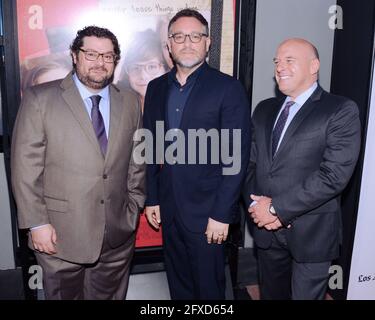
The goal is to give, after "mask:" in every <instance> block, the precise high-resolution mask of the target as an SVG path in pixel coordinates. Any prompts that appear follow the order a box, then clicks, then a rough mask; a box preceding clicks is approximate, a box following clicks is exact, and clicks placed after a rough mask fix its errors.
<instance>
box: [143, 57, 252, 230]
mask: <svg viewBox="0 0 375 320" xmlns="http://www.w3.org/2000/svg"><path fill="white" fill-rule="evenodd" d="M167 98H168V74H165V75H163V76H161V77H159V78H157V79H155V80H153V81H151V82H150V83H149V85H148V88H147V93H146V97H145V109H144V127H145V128H146V129H149V130H150V131H151V132H152V133H153V137H154V161H155V158H156V156H155V153H156V148H158V147H160V143H159V144H158V143H156V141H155V137H156V134H155V132H156V121H164V122H165V121H166V119H167ZM164 127H165V129H167V124H165V125H164ZM180 129H181V130H182V132H183V133H184V135H185V146H186V154H185V160H186V162H185V164H168V163H167V162H165V163H164V164H163V165H162V166H160V165H158V164H148V165H147V173H146V181H147V182H146V184H147V200H146V205H148V206H151V205H160V209H161V217H162V223H163V225H166V224H168V223H170V221H172V219H173V216H174V214H176V212H175V211H176V210H175V208H176V206H177V207H178V213H179V214H180V217H181V220H182V221H183V223H184V224H185V226H186V227H187V228H188V229H189V230H191V231H193V232H204V231H205V229H206V227H207V222H208V218H209V217H211V218H213V219H215V220H217V221H220V222H223V223H231V222H233V221H234V220H236V218H237V217H238V205H237V202H238V199H239V196H240V191H241V187H242V183H243V180H244V178H245V174H246V167H247V163H248V159H249V154H250V151H249V150H250V144H251V138H250V107H249V103H248V100H247V97H246V93H245V90H244V89H243V87H242V85H241V83H240V82H239V81H237V80H235V79H234V78H233V77H230V76H228V75H225V74H223V73H221V72H219V71H217V70H215V69H213V68H211V67H209V66H208V65H207V64H205V65H203V67H202V70H200V72H199V74H198V78H197V79H196V83H195V85H194V87H193V89H192V91H191V93H190V96H189V98H188V100H187V102H186V106H185V108H184V111H183V116H182V119H181V124H180ZM189 129H204V130H210V129H217V130H219V133H220V130H221V129H229V130H230V132H232V129H240V130H241V133H240V138H241V143H240V149H241V150H240V154H236V156H237V157H238V159H239V161H240V168H239V172H238V173H237V174H235V175H223V174H222V169H223V168H224V167H230V165H229V166H228V165H225V164H224V163H223V162H222V161H219V163H217V164H212V163H211V150H213V149H214V147H213V145H212V144H211V141H210V140H209V139H208V143H207V150H208V152H207V153H208V158H207V159H208V161H207V162H208V164H199V163H198V162H199V152H197V154H196V155H195V156H193V158H194V159H195V162H196V163H197V164H187V161H188V156H189V151H188V148H187V146H188V143H187V137H188V130H189ZM221 143H222V139H220V146H221ZM167 147H168V144H167V143H165V144H164V145H163V146H162V149H163V152H164V151H165V149H166V148H167ZM217 151H218V150H217ZM190 156H192V154H190ZM220 160H221V159H220Z"/></svg>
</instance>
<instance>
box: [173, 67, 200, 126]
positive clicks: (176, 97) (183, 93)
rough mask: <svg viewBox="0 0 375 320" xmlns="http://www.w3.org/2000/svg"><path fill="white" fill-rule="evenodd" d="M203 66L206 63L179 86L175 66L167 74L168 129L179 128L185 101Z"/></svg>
mask: <svg viewBox="0 0 375 320" xmlns="http://www.w3.org/2000/svg"><path fill="white" fill-rule="evenodd" d="M203 68H206V63H203V64H202V65H201V66H200V67H199V68H198V69H197V70H195V71H194V72H193V73H192V74H191V75H189V76H188V78H187V79H186V83H185V84H184V85H183V86H181V85H180V83H179V82H178V80H177V78H176V71H177V70H176V67H174V68H173V69H172V70H171V71H170V72H169V75H168V86H169V91H168V101H167V110H168V111H167V112H168V127H169V129H175V128H179V127H180V124H181V119H182V113H183V111H184V108H185V105H186V102H187V100H188V98H189V96H190V93H191V91H192V89H193V87H194V85H195V83H196V80H197V78H198V75H199V73H200V72H201V70H202V69H203Z"/></svg>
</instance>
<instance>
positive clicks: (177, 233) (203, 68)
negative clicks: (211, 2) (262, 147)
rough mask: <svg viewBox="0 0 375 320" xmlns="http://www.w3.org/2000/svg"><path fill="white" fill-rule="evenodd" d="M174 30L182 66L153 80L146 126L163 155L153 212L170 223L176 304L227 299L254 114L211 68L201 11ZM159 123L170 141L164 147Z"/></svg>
mask: <svg viewBox="0 0 375 320" xmlns="http://www.w3.org/2000/svg"><path fill="white" fill-rule="evenodd" d="M168 32H169V36H168V38H169V40H168V47H169V50H170V53H171V55H172V57H173V59H174V62H175V64H176V67H175V68H173V69H172V70H171V71H170V72H169V73H167V74H166V75H163V76H161V77H159V78H157V79H155V80H153V81H151V82H150V83H149V85H148V88H147V93H146V98H145V112H144V126H145V128H146V129H148V130H150V131H151V132H152V134H153V137H154V151H155V153H154V157H153V160H154V162H153V164H148V165H147V175H146V179H147V201H146V209H145V214H146V217H147V219H148V221H149V222H150V223H151V225H153V226H154V227H155V228H159V225H160V223H161V221H162V222H163V244H164V256H165V266H166V271H167V278H168V284H169V289H170V293H171V297H172V299H224V298H225V275H224V266H225V255H224V246H223V242H224V241H225V240H226V238H227V235H228V227H229V224H230V223H232V222H233V221H235V219H236V218H237V217H238V206H237V202H238V198H239V195H240V190H241V185H242V182H243V180H244V178H245V173H246V167H247V163H248V159H249V155H250V142H251V140H250V135H249V130H250V108H249V104H248V100H247V97H246V94H245V90H244V89H243V87H242V85H241V84H240V82H239V81H237V80H235V79H233V78H232V77H230V76H228V75H225V74H223V73H221V72H219V71H217V70H215V69H212V68H210V67H209V66H208V65H207V63H206V62H205V58H206V55H207V52H208V49H209V46H210V38H209V36H208V23H207V21H206V19H205V18H204V17H203V16H202V15H201V14H200V13H198V12H197V11H195V10H191V9H185V10H182V11H180V12H178V13H177V14H176V16H175V17H173V18H172V19H171V21H170V23H169V27H168ZM157 121H160V123H162V124H163V126H164V127H165V128H164V129H165V131H167V137H168V136H169V139H168V140H170V141H169V142H166V143H163V142H162V143H160V142H159V143H158V141H159V140H158V139H157V138H156V135H157V131H158V129H157V128H158V126H159V127H160V123H159V124H157ZM194 132H196V133H198V132H199V133H200V134H202V135H203V136H204V135H206V134H207V136H206V139H205V138H204V137H203V139H191V133H193V134H194ZM163 134H164V132H163ZM189 136H190V137H189ZM208 136H210V138H209V139H208V138H207V137H208ZM173 138H174V139H175V140H174V139H173ZM202 140H205V141H206V142H207V144H206V145H205V143H202ZM146 144H147V143H146ZM175 144H176V145H179V146H182V148H183V149H184V150H185V152H184V153H180V151H181V149H180V148H179V147H176V150H175V152H172V154H173V156H172V158H173V157H174V156H176V158H175V160H174V159H172V161H171V159H169V158H170V156H171V152H169V151H170V150H171V148H172V149H173V147H174V145H175ZM160 147H161V149H162V150H163V152H164V151H165V161H164V162H163V164H162V165H160V157H162V156H164V155H161V154H159V155H157V154H158V151H157V149H160ZM194 147H195V148H194ZM191 148H193V149H195V151H193V149H191ZM225 149H227V151H230V152H229V153H228V154H227V155H228V156H229V158H228V157H225V155H224V154H225V153H226V152H224V154H223V150H225ZM168 150H169V151H168ZM219 153H220V155H221V157H220V159H219V158H218V157H217V156H218V154H219ZM230 159H231V161H228V160H230ZM155 161H156V163H155Z"/></svg>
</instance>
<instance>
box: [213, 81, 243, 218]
mask: <svg viewBox="0 0 375 320" xmlns="http://www.w3.org/2000/svg"><path fill="white" fill-rule="evenodd" d="M221 129H222V130H223V129H229V132H230V138H229V145H230V148H229V151H230V154H231V156H232V157H233V158H234V159H233V162H232V163H230V164H225V163H222V168H223V170H228V169H229V168H230V170H228V171H227V173H229V174H226V175H223V176H222V179H221V183H220V185H219V188H218V190H217V193H216V200H215V206H214V208H213V211H212V213H211V214H210V217H211V218H212V219H214V220H217V221H220V222H223V223H231V222H232V221H233V218H234V216H235V215H236V214H237V213H238V201H239V198H240V195H241V188H242V183H243V180H244V178H245V174H246V168H247V165H248V161H249V154H250V106H249V102H248V99H247V96H246V93H245V90H244V88H243V87H242V85H241V83H240V82H239V81H233V83H232V84H231V85H230V86H229V87H228V89H227V92H226V94H225V97H224V101H223V105H222V111H221ZM236 129H237V130H238V129H239V135H236V134H234V130H236ZM222 143H223V140H222ZM224 143H225V142H224Z"/></svg>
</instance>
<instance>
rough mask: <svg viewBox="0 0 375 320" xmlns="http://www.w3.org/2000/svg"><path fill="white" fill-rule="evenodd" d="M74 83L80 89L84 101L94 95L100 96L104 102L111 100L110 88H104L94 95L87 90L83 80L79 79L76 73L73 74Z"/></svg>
mask: <svg viewBox="0 0 375 320" xmlns="http://www.w3.org/2000/svg"><path fill="white" fill-rule="evenodd" d="M73 81H74V83H75V84H76V86H77V88H78V91H79V93H80V95H81V97H82V100H86V99H88V98H90V97H91V96H93V95H99V96H101V97H102V99H104V100H108V99H109V86H106V87H104V88H103V89H102V90H101V91H100V92H99V93H97V94H94V93H92V92H91V91H90V90H89V89H87V88H86V86H85V85H84V84H83V83H82V82H81V80H79V79H78V77H77V74H76V73H74V74H73Z"/></svg>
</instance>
